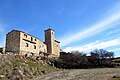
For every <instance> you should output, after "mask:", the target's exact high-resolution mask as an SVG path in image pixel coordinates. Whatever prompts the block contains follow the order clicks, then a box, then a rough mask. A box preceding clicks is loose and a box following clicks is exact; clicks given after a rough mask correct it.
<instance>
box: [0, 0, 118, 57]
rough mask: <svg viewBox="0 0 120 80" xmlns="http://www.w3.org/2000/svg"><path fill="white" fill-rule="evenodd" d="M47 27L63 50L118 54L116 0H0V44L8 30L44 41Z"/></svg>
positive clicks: (3, 41)
mask: <svg viewBox="0 0 120 80" xmlns="http://www.w3.org/2000/svg"><path fill="white" fill-rule="evenodd" d="M49 26H51V28H53V29H54V30H55V32H56V34H55V36H56V39H57V40H59V41H60V42H61V48H62V49H63V50H64V51H73V50H79V51H84V52H85V53H88V52H90V51H91V50H93V49H96V48H98V49H99V48H103V49H106V50H108V51H114V52H115V54H116V56H120V0H0V42H1V43H0V47H1V46H4V45H5V35H6V34H7V32H9V31H11V30H12V29H17V30H22V31H25V32H27V33H29V34H31V35H34V36H36V37H38V38H40V40H42V41H44V30H45V29H47V28H48V27H49Z"/></svg>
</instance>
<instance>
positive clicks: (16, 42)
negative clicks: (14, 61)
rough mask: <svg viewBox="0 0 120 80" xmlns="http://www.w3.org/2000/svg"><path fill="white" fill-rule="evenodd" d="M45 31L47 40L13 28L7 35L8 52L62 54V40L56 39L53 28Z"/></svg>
mask: <svg viewBox="0 0 120 80" xmlns="http://www.w3.org/2000/svg"><path fill="white" fill-rule="evenodd" d="M44 33H45V42H42V41H41V40H40V39H38V38H37V37H34V36H32V35H30V34H28V33H25V32H23V31H19V30H12V31H11V32H9V33H8V34H7V35H6V48H5V50H6V52H12V53H17V54H20V55H26V54H27V55H35V56H37V55H40V54H41V53H44V54H51V55H55V56H59V55H60V42H59V41H57V40H55V37H54V33H55V31H54V30H53V29H50V28H49V29H47V30H45V31H44Z"/></svg>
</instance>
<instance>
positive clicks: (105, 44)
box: [64, 37, 120, 52]
mask: <svg viewBox="0 0 120 80" xmlns="http://www.w3.org/2000/svg"><path fill="white" fill-rule="evenodd" d="M118 45H120V37H119V38H116V39H113V40H108V41H102V42H100V41H95V42H92V43H90V44H86V45H83V46H72V47H66V48H65V49H64V51H66V52H70V51H76V50H77V51H85V52H90V51H91V50H94V49H105V48H109V47H113V46H118Z"/></svg>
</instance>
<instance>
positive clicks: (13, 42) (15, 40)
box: [5, 30, 20, 53]
mask: <svg viewBox="0 0 120 80" xmlns="http://www.w3.org/2000/svg"><path fill="white" fill-rule="evenodd" d="M19 36H20V32H18V31H15V30H13V31H11V32H10V33H8V34H7V35H6V48H5V49H6V51H7V52H18V53H19V49H20V37H19Z"/></svg>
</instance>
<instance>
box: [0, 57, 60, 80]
mask: <svg viewBox="0 0 120 80" xmlns="http://www.w3.org/2000/svg"><path fill="white" fill-rule="evenodd" d="M57 70H58V69H57V68H55V67H52V66H50V65H48V64H47V61H45V60H41V59H40V58H39V57H37V58H36V57H28V58H26V57H24V56H18V55H0V80H28V79H32V78H34V77H36V76H40V75H44V74H47V73H50V72H54V71H57Z"/></svg>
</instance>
